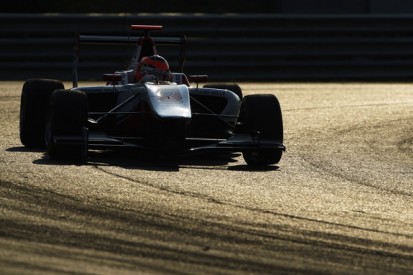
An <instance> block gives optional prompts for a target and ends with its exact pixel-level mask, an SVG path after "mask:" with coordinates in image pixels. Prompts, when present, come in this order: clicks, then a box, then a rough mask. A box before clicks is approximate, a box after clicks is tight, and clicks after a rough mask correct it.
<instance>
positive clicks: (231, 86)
mask: <svg viewBox="0 0 413 275" xmlns="http://www.w3.org/2000/svg"><path fill="white" fill-rule="evenodd" d="M204 88H214V89H224V90H230V91H231V92H233V93H235V94H236V95H237V96H238V97H239V99H240V100H242V97H243V96H242V89H241V87H240V86H239V85H238V84H225V83H223V84H220V83H219V84H206V85H204Z"/></svg>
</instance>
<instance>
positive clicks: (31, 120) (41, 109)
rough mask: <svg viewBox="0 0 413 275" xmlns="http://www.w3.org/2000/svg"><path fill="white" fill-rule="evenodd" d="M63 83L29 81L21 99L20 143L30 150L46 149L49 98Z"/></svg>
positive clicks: (47, 80) (62, 87) (50, 80)
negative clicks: (45, 136)
mask: <svg viewBox="0 0 413 275" xmlns="http://www.w3.org/2000/svg"><path fill="white" fill-rule="evenodd" d="M57 89H64V86H63V83H62V82H61V81H58V80H52V79H29V80H27V81H26V82H25V83H24V85H23V89H22V94H21V99H20V141H21V143H22V144H23V145H24V146H26V147H28V148H44V146H45V142H44V141H45V138H44V132H45V121H46V113H47V106H48V104H49V97H50V95H51V93H52V92H53V91H54V90H57Z"/></svg>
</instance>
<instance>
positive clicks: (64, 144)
mask: <svg viewBox="0 0 413 275" xmlns="http://www.w3.org/2000/svg"><path fill="white" fill-rule="evenodd" d="M87 119H88V101H87V96H86V94H85V93H83V92H81V91H70V90H56V91H54V92H53V93H52V95H51V96H50V105H49V111H48V115H47V121H46V129H45V138H46V153H47V154H48V155H49V157H50V158H52V159H60V160H74V161H82V160H84V159H85V158H86V155H85V151H86V150H87V149H86V150H85V148H87V139H86V140H85V138H84V137H85V129H86V125H87Z"/></svg>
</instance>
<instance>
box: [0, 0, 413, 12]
mask: <svg viewBox="0 0 413 275" xmlns="http://www.w3.org/2000/svg"><path fill="white" fill-rule="evenodd" d="M2 11H3V12H15V13H43V12H57V13H94V12H97V13H142V12H145V13H160V12H162V13H169V12H173V13H194V12H195V13H267V14H268V13H270V14H280V13H281V14H383V13H385V14H401V13H404V14H406V13H412V12H413V1H409V0H272V1H271V0H254V1H240V0H196V1H194V0H174V1H166V0H150V1H149V0H123V1H122V0H121V1H113V0H98V1H80V0H37V1H36V0H35V1H26V0H15V1H6V2H3V3H2Z"/></svg>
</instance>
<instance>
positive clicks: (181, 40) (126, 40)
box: [73, 33, 186, 87]
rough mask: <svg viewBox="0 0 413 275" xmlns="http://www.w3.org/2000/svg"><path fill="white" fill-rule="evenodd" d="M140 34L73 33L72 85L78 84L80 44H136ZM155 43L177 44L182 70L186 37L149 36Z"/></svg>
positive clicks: (179, 66)
mask: <svg viewBox="0 0 413 275" xmlns="http://www.w3.org/2000/svg"><path fill="white" fill-rule="evenodd" d="M141 38H142V36H115V35H93V34H92V35H89V34H79V33H77V34H76V35H75V45H74V54H73V87H77V85H78V64H79V48H80V45H81V44H89V45H90V44H96V45H133V44H137V43H138V41H139V39H141ZM150 38H151V39H152V40H153V41H154V43H155V45H172V46H179V56H178V60H179V61H178V70H179V72H181V73H182V72H183V67H184V63H185V55H186V49H185V44H186V37H185V35H181V36H159V37H153V36H151V37H150Z"/></svg>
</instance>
